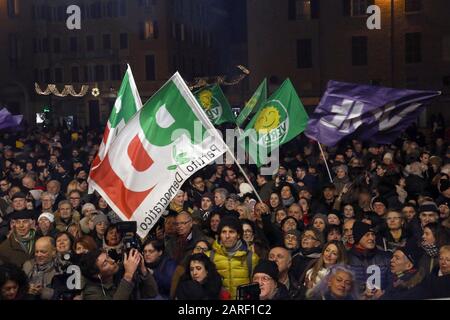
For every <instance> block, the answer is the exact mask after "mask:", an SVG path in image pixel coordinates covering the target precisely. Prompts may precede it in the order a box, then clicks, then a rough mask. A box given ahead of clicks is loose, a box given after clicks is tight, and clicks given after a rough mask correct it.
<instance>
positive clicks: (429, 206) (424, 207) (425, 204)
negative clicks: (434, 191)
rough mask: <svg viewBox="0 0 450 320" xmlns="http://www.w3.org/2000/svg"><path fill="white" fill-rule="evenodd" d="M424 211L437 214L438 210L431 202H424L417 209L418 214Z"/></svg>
mask: <svg viewBox="0 0 450 320" xmlns="http://www.w3.org/2000/svg"><path fill="white" fill-rule="evenodd" d="M424 211H432V212H436V213H439V209H438V207H437V205H436V203H434V202H433V201H425V202H423V203H422V205H421V206H420V207H419V213H420V212H424Z"/></svg>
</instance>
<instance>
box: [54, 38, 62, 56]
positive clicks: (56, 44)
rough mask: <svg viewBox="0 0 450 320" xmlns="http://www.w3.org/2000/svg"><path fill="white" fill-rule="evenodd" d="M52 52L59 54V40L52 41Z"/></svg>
mask: <svg viewBox="0 0 450 320" xmlns="http://www.w3.org/2000/svg"><path fill="white" fill-rule="evenodd" d="M53 52H54V53H61V39H59V38H55V39H53Z"/></svg>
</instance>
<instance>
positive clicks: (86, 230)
mask: <svg viewBox="0 0 450 320" xmlns="http://www.w3.org/2000/svg"><path fill="white" fill-rule="evenodd" d="M80 228H81V231H83V233H84V234H89V233H91V229H90V228H89V218H88V217H84V218H83V219H81V220H80Z"/></svg>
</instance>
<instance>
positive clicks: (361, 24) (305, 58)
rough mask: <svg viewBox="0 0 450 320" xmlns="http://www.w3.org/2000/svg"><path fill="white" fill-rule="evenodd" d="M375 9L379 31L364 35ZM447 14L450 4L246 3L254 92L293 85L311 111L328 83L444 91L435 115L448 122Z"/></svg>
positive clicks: (388, 0) (352, 0)
mask: <svg viewBox="0 0 450 320" xmlns="http://www.w3.org/2000/svg"><path fill="white" fill-rule="evenodd" d="M370 5H377V6H378V7H379V8H380V10H381V11H380V18H381V29H374V30H370V29H369V28H368V27H367V19H368V17H369V16H370V15H369V14H367V12H366V11H367V8H368V7H369V6H370ZM392 5H393V9H394V10H393V11H392ZM449 13H450V1H446V0H427V1H423V0H422V1H421V0H332V1H330V0H279V1H274V0H248V1H247V21H248V60H249V68H250V69H251V70H253V74H252V76H251V78H250V81H251V84H250V87H251V88H252V89H253V88H256V86H257V85H258V84H259V82H260V81H261V79H262V78H263V77H266V76H268V77H272V80H273V82H274V83H276V82H279V81H282V80H283V79H284V78H286V77H289V78H291V80H292V81H293V83H294V84H295V86H296V88H297V90H298V92H299V95H300V97H301V98H302V100H303V102H304V103H305V105H309V106H314V105H317V103H318V101H319V99H320V97H321V95H322V94H323V92H324V90H325V88H326V85H327V82H328V81H329V80H331V79H333V80H339V81H348V82H356V83H370V84H375V85H383V86H391V87H397V88H411V89H433V90H443V91H444V93H445V94H446V96H443V97H442V98H441V99H440V100H439V101H438V102H437V103H435V105H434V107H433V110H435V111H436V110H439V111H441V109H442V111H443V112H446V117H447V119H450V112H447V111H446V110H443V109H444V108H443V106H445V105H447V106H448V105H449V104H450V102H449V97H448V94H449V91H450V19H449ZM392 14H393V15H392ZM392 18H393V19H392ZM447 109H448V108H447ZM311 110H312V109H310V111H311ZM429 110H430V109H429Z"/></svg>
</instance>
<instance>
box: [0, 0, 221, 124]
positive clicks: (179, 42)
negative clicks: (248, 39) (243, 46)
mask: <svg viewBox="0 0 450 320" xmlns="http://www.w3.org/2000/svg"><path fill="white" fill-rule="evenodd" d="M73 4H75V5H77V6H78V7H79V8H80V12H81V29H74V30H69V29H68V27H67V24H66V22H67V19H68V17H69V16H70V15H71V14H70V13H67V8H68V7H69V6H70V5H73ZM227 18H228V16H227V12H226V11H224V10H223V9H222V8H221V5H220V3H218V2H217V1H212V0H164V1H163V0H79V1H73V0H59V1H50V0H0V29H1V30H2V31H1V32H0V45H1V46H2V48H6V49H7V50H6V51H3V50H2V52H1V53H0V73H1V74H2V75H8V76H7V77H2V78H3V79H2V80H3V82H0V102H1V103H3V104H5V105H7V106H9V109H10V110H11V111H12V112H14V113H22V114H24V115H25V118H26V119H27V120H28V121H29V122H30V123H33V122H34V121H35V118H36V113H40V112H43V110H44V109H46V110H50V115H51V117H52V118H53V120H54V121H55V122H59V123H62V121H64V119H65V117H73V119H74V121H76V123H77V124H78V125H80V126H86V125H91V126H98V125H103V124H105V123H106V120H107V118H108V117H109V114H110V111H111V109H112V106H113V104H114V101H115V98H116V95H117V91H118V89H119V87H120V83H121V80H122V77H123V74H124V72H125V70H126V65H127V63H128V64H130V66H131V68H132V70H133V74H134V77H135V80H136V83H137V86H138V89H139V91H140V93H141V96H142V100H143V102H145V101H146V99H148V98H149V97H150V96H151V95H152V94H153V93H154V92H155V91H156V90H157V89H159V88H160V87H161V85H162V84H163V83H164V82H165V81H167V79H168V78H169V77H170V76H171V75H172V74H173V73H174V72H175V71H179V72H180V73H181V75H182V76H183V77H184V78H185V79H186V80H187V81H191V80H192V79H193V78H194V77H198V76H205V75H209V74H220V72H221V71H222V69H223V66H225V65H226V64H227V61H226V57H225V58H222V57H223V55H221V54H220V53H221V52H224V50H223V49H222V47H223V45H224V43H226V42H227V39H228V37H227V33H226V32H225V33H224V32H223V31H222V30H224V28H221V27H222V26H223V23H224V22H223V21H224V20H226V19H227ZM35 82H36V83H38V84H39V86H40V88H41V90H42V91H44V90H45V89H46V88H47V86H48V84H55V85H56V87H57V88H58V90H59V91H62V90H63V88H64V86H65V85H66V84H69V85H73V87H74V89H75V92H79V91H80V89H81V86H82V85H89V90H88V92H87V94H86V95H85V96H84V97H77V98H76V97H72V96H67V97H57V96H55V95H50V96H43V95H38V94H37V93H36V92H35V87H34V83H35ZM92 88H98V89H99V92H100V94H99V95H98V96H94V95H92V92H91V89H92Z"/></svg>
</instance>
